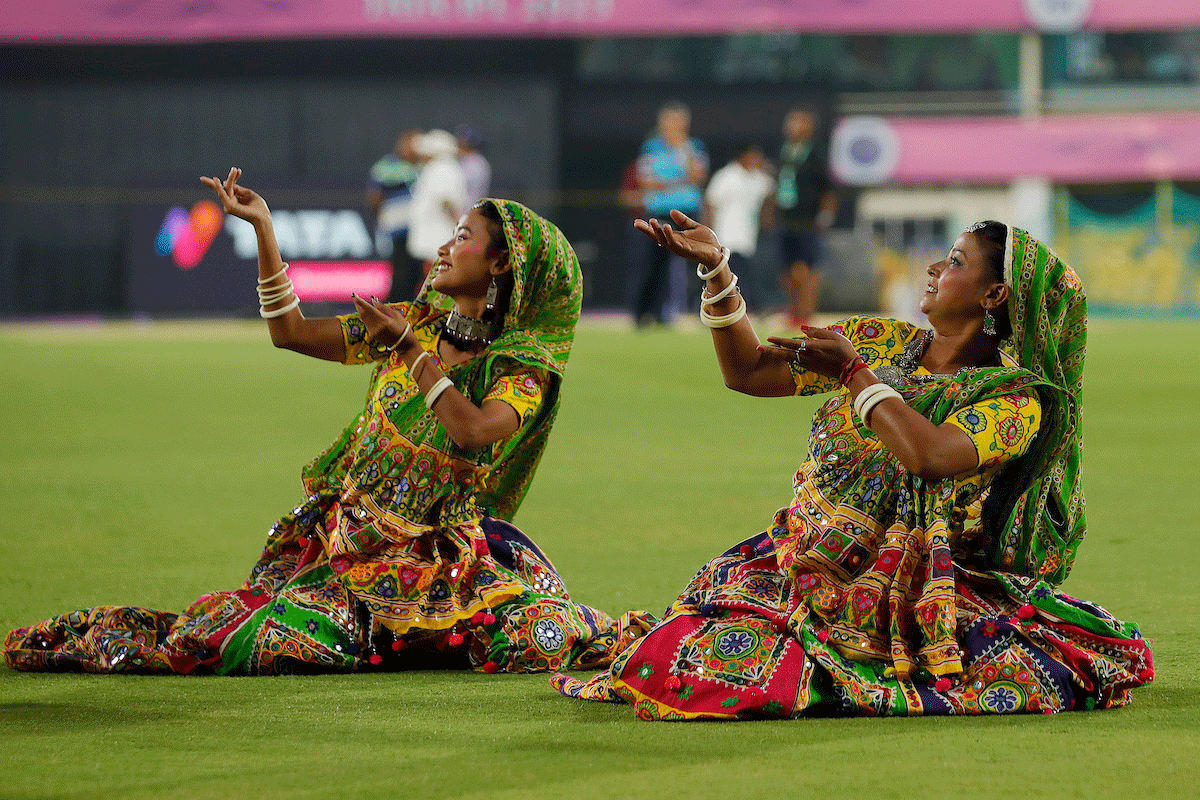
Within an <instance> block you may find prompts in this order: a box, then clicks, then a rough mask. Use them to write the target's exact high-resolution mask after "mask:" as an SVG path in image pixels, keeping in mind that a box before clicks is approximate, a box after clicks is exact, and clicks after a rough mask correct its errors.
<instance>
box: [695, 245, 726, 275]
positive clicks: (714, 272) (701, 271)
mask: <svg viewBox="0 0 1200 800" xmlns="http://www.w3.org/2000/svg"><path fill="white" fill-rule="evenodd" d="M729 253H730V250H729V248H728V247H722V248H721V262H720V263H719V264H717V265H716V266H715V267H713V268H712V270H711V271H709V272H705V271H704V265H703V264H697V265H696V275H697V276H698V277H699V278H700V280H702V281H706V280H708V279H709V278H715V277H716V275H717V273H718V272H720V271H721V270H723V269H725V266H726V265H727V264H728V263H729Z"/></svg>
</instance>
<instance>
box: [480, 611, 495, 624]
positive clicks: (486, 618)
mask: <svg viewBox="0 0 1200 800" xmlns="http://www.w3.org/2000/svg"><path fill="white" fill-rule="evenodd" d="M483 624H484V625H495V624H496V615H495V614H484V615H483Z"/></svg>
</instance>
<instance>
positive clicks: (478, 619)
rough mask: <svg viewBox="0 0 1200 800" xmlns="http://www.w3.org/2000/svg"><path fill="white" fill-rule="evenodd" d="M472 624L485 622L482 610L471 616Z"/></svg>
mask: <svg viewBox="0 0 1200 800" xmlns="http://www.w3.org/2000/svg"><path fill="white" fill-rule="evenodd" d="M471 624H472V625H482V624H483V612H482V611H476V612H475V614H474V616H472V617H471Z"/></svg>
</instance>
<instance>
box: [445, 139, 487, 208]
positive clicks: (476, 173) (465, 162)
mask: <svg viewBox="0 0 1200 800" xmlns="http://www.w3.org/2000/svg"><path fill="white" fill-rule="evenodd" d="M454 136H455V137H456V138H457V139H458V163H460V164H462V168H463V174H464V175H465V176H466V181H467V202H466V207H467V208H470V207H471V206H473V205H475V204H476V203H478V202H479V201H480V200H482V199H483V198H485V197H487V196H488V192H489V191H491V189H492V165H491V163H490V162H489V161H488V160H487V157H486V156H485V155H484V154H483V152H482V151H483V136H482V134H480V133H479V131H477V130H476V129H475V128H472V127H471V126H470V125H459V126H458V127H457V128H455V129H454Z"/></svg>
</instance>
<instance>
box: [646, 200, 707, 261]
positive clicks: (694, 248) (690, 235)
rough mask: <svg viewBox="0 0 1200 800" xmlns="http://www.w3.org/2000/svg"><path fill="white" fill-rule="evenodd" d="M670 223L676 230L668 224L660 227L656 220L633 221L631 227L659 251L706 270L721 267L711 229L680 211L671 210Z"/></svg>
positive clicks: (661, 224) (660, 224)
mask: <svg viewBox="0 0 1200 800" xmlns="http://www.w3.org/2000/svg"><path fill="white" fill-rule="evenodd" d="M671 220H672V221H673V222H674V223H675V224H676V225H677V226H678V230H676V229H675V228H672V227H671V225H670V223H667V224H663V223H661V222H659V221H658V220H657V219H650V220H644V219H639V220H634V223H633V226H634V227H635V228H637V229H638V230H639V231H641V232H642V233H644V234H646V235H647V236H649V237H650V238H651V239H652V240H653V241H654V243H655V244H657V245H658V246H659V247H665V248H667V249H668V250H670V251H671V252H672V253H674V254H675V255H678V256H683V257H684V258H686V259H687V260H689V261H698V262H699V263H701V264H703V265H704V266H706V267H707V268H708V269H712V268H713V267H715V266H717V264H719V263H721V257H722V255H723V252H724V251H723V250H722V248H721V243H720V242H719V241H717V235H716V234H715V233H713V232H712V229H711V228H708V227H705V226H704V225H701V224H700V223H699V222H696V220H694V219H692V218H691V217H689V216H688V215H687V214H684V213H683V212H682V211H677V210H672V211H671Z"/></svg>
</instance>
